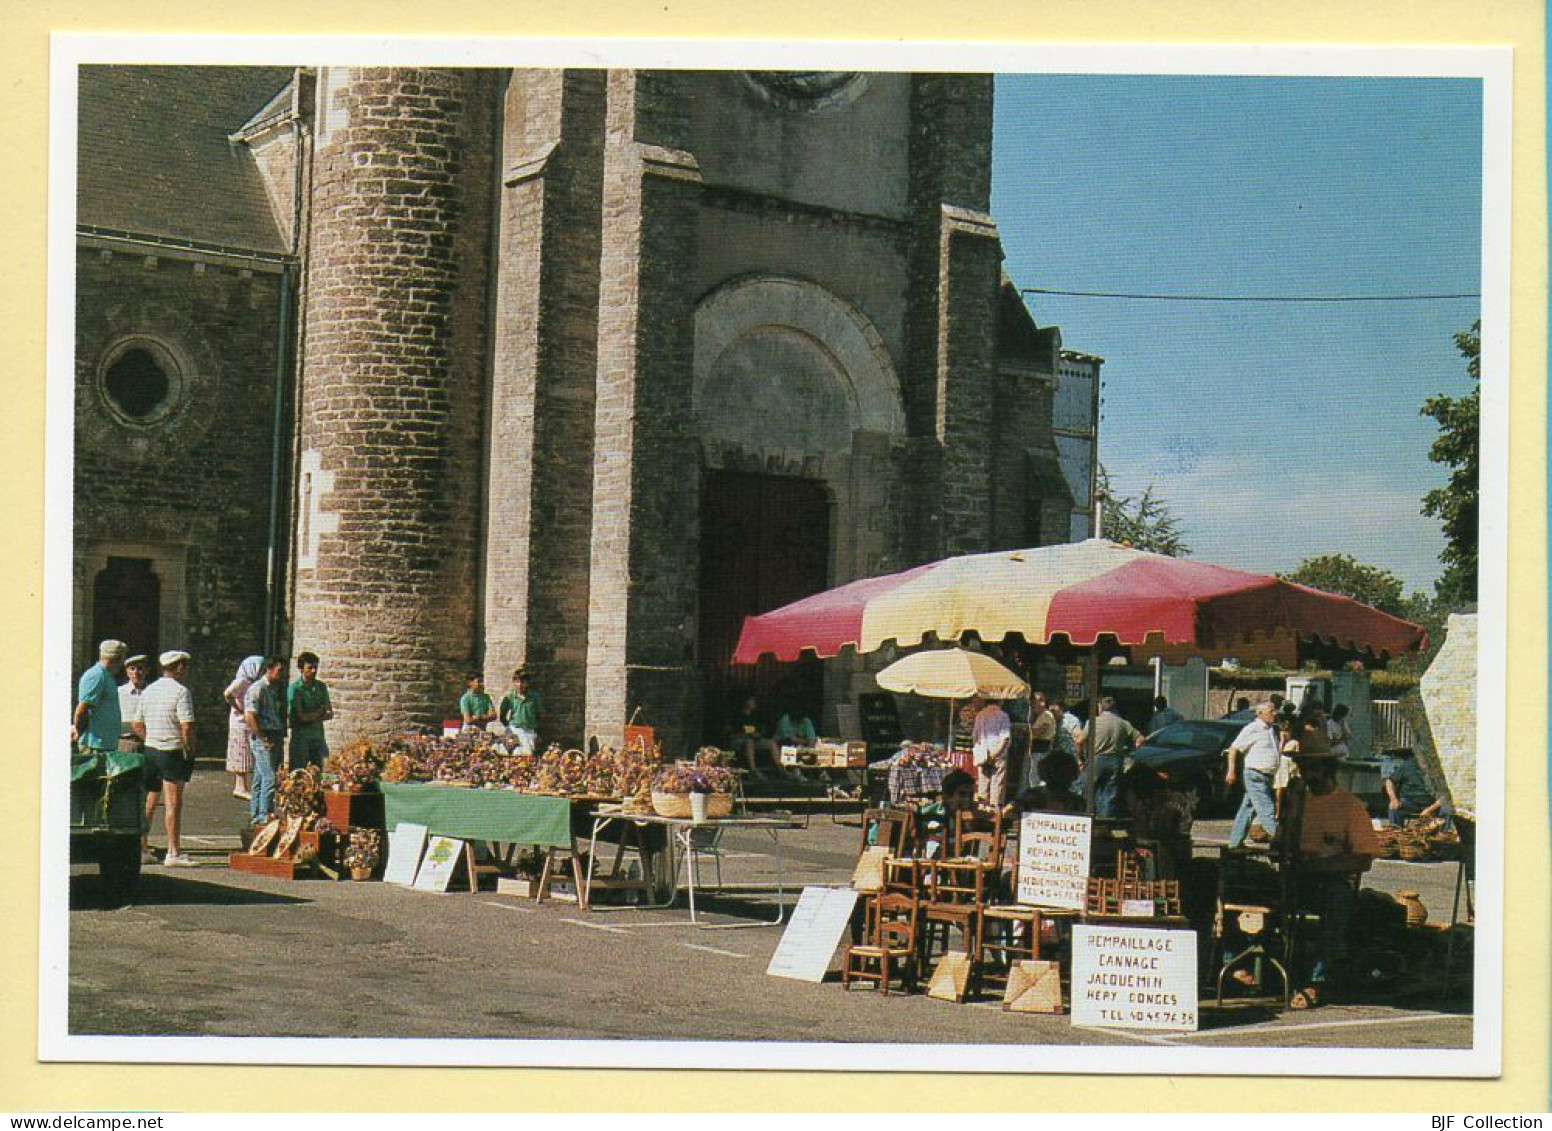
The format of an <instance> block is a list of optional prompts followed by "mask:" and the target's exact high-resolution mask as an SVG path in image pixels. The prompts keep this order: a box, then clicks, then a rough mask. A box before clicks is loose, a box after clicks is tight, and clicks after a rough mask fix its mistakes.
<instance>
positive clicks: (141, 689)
mask: <svg viewBox="0 0 1552 1131" xmlns="http://www.w3.org/2000/svg"><path fill="white" fill-rule="evenodd" d="M124 670H125V672H127V673H128V674H129V678H128V679H127V680H125V681H124V682H123V683H121V684H119V749H120V750H132V751H134V752H136V753H139V752H140V751H141V750H144V749H145V734H144V731H145V724H144V723H142V722H141V721H140V698H141V696H142V695H143V694H144V693H145V689H146V684H147V683H149V682H150V676H151V660H150V657H148V656H139V655H137V656H131V657H130V658H129V659H127V660H125V661H124Z"/></svg>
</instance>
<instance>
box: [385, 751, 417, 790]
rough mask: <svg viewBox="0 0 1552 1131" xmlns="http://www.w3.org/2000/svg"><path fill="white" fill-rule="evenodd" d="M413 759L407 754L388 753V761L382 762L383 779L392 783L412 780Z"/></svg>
mask: <svg viewBox="0 0 1552 1131" xmlns="http://www.w3.org/2000/svg"><path fill="white" fill-rule="evenodd" d="M415 773H416V769H415V759H413V758H411V757H410V756H409V755H408V754H405V753H402V752H401V753H397V754H390V755H388V761H387V762H385V763H384V764H383V781H385V782H390V783H393V784H396V785H397V784H401V783H403V782H407V781H412V780H414V778H415Z"/></svg>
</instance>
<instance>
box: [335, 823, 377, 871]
mask: <svg viewBox="0 0 1552 1131" xmlns="http://www.w3.org/2000/svg"><path fill="white" fill-rule="evenodd" d="M382 858H383V837H382V834H381V833H379V832H378V831H377V830H376V829H354V830H352V831H351V834H350V843H349V844H348V845H346V846H345V856H344V860H343V863H344V865H345V867H347V868H349V869H350V878H351V879H353V880H357V881H361V880H370V879H371V878H372V873H373V872H375V871H376V870H377V865H378V864H379V863H380V862H381V861H382Z"/></svg>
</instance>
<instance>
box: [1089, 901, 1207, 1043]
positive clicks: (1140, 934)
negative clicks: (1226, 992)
mask: <svg viewBox="0 0 1552 1131" xmlns="http://www.w3.org/2000/svg"><path fill="white" fill-rule="evenodd" d="M1196 1006H1197V969H1196V932H1195V931H1155V930H1149V929H1147V928H1146V927H1091V926H1076V927H1073V929H1072V1023H1073V1024H1074V1025H1078V1026H1082V1027H1084V1028H1089V1029H1176V1030H1179V1029H1185V1030H1190V1031H1194V1030H1195V1029H1196Z"/></svg>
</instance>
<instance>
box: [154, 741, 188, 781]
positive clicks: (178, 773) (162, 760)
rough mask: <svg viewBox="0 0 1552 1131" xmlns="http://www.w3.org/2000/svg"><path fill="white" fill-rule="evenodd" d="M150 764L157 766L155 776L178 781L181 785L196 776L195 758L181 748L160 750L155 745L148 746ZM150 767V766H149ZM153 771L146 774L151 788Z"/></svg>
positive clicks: (164, 779) (162, 779) (161, 779)
mask: <svg viewBox="0 0 1552 1131" xmlns="http://www.w3.org/2000/svg"><path fill="white" fill-rule="evenodd" d="M146 755H147V756H148V759H149V762H150V766H154V767H155V776H156V777H157V778H158V779H160V780H159V781H158V782H157V785H158V786H160V785H161V783H162V782H169V781H171V782H178V783H179V784H180V785H181V784H182V783H183V782H186V781H188V780H189V779H190V778H192V777H193V776H194V760H193V759H192V758H189V757H187V756H186V755H185V754H184V753H183V751H181V750H158V749H156V747H154V746H147V747H146ZM148 769H149V767H148ZM151 777H152V774H151V773H149V772H148V773H147V774H146V788H147V789H150V788H151Z"/></svg>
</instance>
